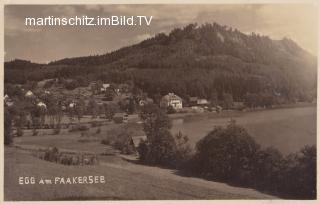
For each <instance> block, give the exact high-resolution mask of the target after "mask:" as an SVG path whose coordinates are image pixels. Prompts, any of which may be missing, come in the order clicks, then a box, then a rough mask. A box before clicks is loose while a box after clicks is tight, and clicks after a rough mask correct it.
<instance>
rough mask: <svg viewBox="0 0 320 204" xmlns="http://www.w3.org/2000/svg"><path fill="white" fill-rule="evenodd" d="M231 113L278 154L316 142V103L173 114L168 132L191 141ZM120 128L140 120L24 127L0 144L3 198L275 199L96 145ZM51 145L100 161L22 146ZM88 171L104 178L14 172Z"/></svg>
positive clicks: (73, 173)
mask: <svg viewBox="0 0 320 204" xmlns="http://www.w3.org/2000/svg"><path fill="white" fill-rule="evenodd" d="M230 117H232V118H234V119H236V121H237V123H238V124H240V125H242V126H244V127H245V128H246V129H247V130H248V131H249V133H251V135H252V136H253V137H254V138H255V139H256V141H257V142H258V143H259V144H260V145H262V146H274V147H276V148H278V149H279V150H280V151H281V152H283V153H289V152H293V151H296V150H298V149H300V148H301V147H302V146H304V145H305V144H315V141H316V108H315V107H303V108H287V109H276V110H266V111H257V112H244V113H243V112H236V113H234V112H225V113H223V114H220V115H217V114H202V115H193V116H185V117H182V118H181V117H175V119H174V121H173V124H174V125H173V128H172V132H178V131H180V130H181V131H182V132H183V133H186V134H187V135H188V136H189V138H190V142H191V143H192V144H195V143H196V142H197V141H198V140H199V139H200V138H202V137H203V136H205V135H206V134H207V133H208V132H209V131H210V130H212V129H213V127H214V126H216V125H226V124H228V121H230ZM88 126H89V125H88ZM131 126H132V127H131ZM89 127H90V126H89ZM124 127H127V128H128V127H130V129H132V130H134V131H135V132H136V133H138V134H141V124H140V125H138V124H135V125H134V123H132V124H129V126H123V125H119V124H113V123H109V124H106V125H103V126H101V127H100V129H101V132H100V133H99V134H97V133H96V130H97V128H98V127H90V129H89V130H88V131H86V133H85V136H82V135H81V132H69V131H68V130H67V129H63V130H62V131H61V132H60V134H59V135H53V134H52V130H44V129H43V130H40V131H39V134H38V136H32V133H31V130H26V131H25V132H24V135H23V136H22V137H16V138H14V145H15V146H17V147H19V148H17V147H6V148H5V172H4V173H5V176H4V177H5V181H4V182H5V183H4V184H5V188H4V190H5V192H4V193H5V194H4V196H5V200H16V201H17V200H114V199H116V200H136V199H140V200H141V199H142V200H143V199H162V200H163V199H164V200H166V199H248V198H251V199H266V198H271V199H272V198H274V197H272V196H268V195H266V194H263V193H260V192H257V191H255V190H252V189H246V188H239V187H232V186H229V185H227V184H223V183H218V182H212V181H206V180H203V179H200V178H191V177H184V176H181V175H180V174H179V173H178V172H175V171H173V170H170V169H162V168H158V167H149V166H144V165H140V164H138V163H136V161H135V156H131V157H129V160H128V157H125V156H123V155H120V154H119V152H118V151H116V150H114V149H113V148H111V147H110V146H107V145H103V144H101V139H102V138H105V137H106V136H108V134H110V132H112V131H110V130H112V129H114V128H120V129H121V128H124ZM139 128H140V129H139ZM53 146H56V147H58V148H59V149H60V150H66V151H79V152H91V153H95V154H98V155H99V160H100V165H97V166H65V165H61V164H56V163H51V162H47V161H44V160H40V159H38V158H37V157H35V156H33V155H32V154H31V152H30V151H27V150H23V148H24V149H28V148H31V149H37V148H39V147H53ZM21 148H22V149H21ZM102 154H104V155H102ZM88 175H103V176H105V177H106V180H107V183H106V184H94V185H90V184H82V185H58V186H57V185H45V186H43V185H39V184H38V185H19V184H18V178H19V176H34V177H36V178H38V179H39V178H42V177H44V178H54V177H56V176H60V177H62V176H63V177H68V176H88ZM141 181H143V182H141Z"/></svg>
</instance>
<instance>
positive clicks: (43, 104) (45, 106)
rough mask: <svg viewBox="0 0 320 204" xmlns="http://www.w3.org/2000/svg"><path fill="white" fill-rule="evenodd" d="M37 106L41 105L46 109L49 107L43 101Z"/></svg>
mask: <svg viewBox="0 0 320 204" xmlns="http://www.w3.org/2000/svg"><path fill="white" fill-rule="evenodd" d="M37 106H38V107H41V108H44V109H46V108H47V105H46V104H45V103H43V102H41V101H40V102H39V103H38V104H37Z"/></svg>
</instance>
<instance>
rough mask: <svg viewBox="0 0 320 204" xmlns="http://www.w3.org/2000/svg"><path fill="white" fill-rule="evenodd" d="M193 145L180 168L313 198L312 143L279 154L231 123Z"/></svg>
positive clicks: (202, 174) (269, 190) (205, 175)
mask: <svg viewBox="0 0 320 204" xmlns="http://www.w3.org/2000/svg"><path fill="white" fill-rule="evenodd" d="M180 137H181V136H180ZM196 148H197V152H196V154H195V155H194V156H193V157H192V158H191V159H189V162H188V163H187V165H185V166H183V168H184V169H185V170H187V171H189V172H192V173H194V174H195V175H197V176H204V177H207V178H211V179H217V180H221V181H224V182H231V183H236V184H240V185H245V186H251V187H255V188H258V189H260V190H263V191H268V192H270V193H275V194H277V195H280V196H283V197H287V198H294V199H315V198H316V165H317V162H316V147H315V146H311V147H310V146H306V147H304V148H303V149H302V150H301V151H300V152H298V153H294V154H290V155H288V156H286V157H283V156H282V154H281V153H280V152H279V151H278V150H277V149H275V148H270V147H269V148H266V149H260V148H259V146H258V145H257V144H256V142H255V141H254V140H253V139H252V137H251V136H250V135H249V134H248V133H247V132H246V131H245V129H243V128H242V127H239V126H237V125H235V123H234V122H232V123H231V124H230V125H228V126H227V127H226V128H222V127H216V128H215V129H214V130H213V131H211V132H210V133H209V134H208V135H207V136H206V137H204V138H203V139H201V140H200V141H199V142H198V143H197V145H196Z"/></svg>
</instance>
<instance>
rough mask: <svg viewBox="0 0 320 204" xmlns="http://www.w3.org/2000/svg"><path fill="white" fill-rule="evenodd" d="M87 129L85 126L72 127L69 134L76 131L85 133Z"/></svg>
mask: <svg viewBox="0 0 320 204" xmlns="http://www.w3.org/2000/svg"><path fill="white" fill-rule="evenodd" d="M87 130H89V128H88V127H87V126H86V125H74V126H72V127H71V129H69V132H76V131H87Z"/></svg>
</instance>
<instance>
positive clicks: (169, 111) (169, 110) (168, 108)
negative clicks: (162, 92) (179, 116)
mask: <svg viewBox="0 0 320 204" xmlns="http://www.w3.org/2000/svg"><path fill="white" fill-rule="evenodd" d="M167 113H168V114H173V113H176V110H175V109H174V108H173V107H172V106H168V107H167Z"/></svg>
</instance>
